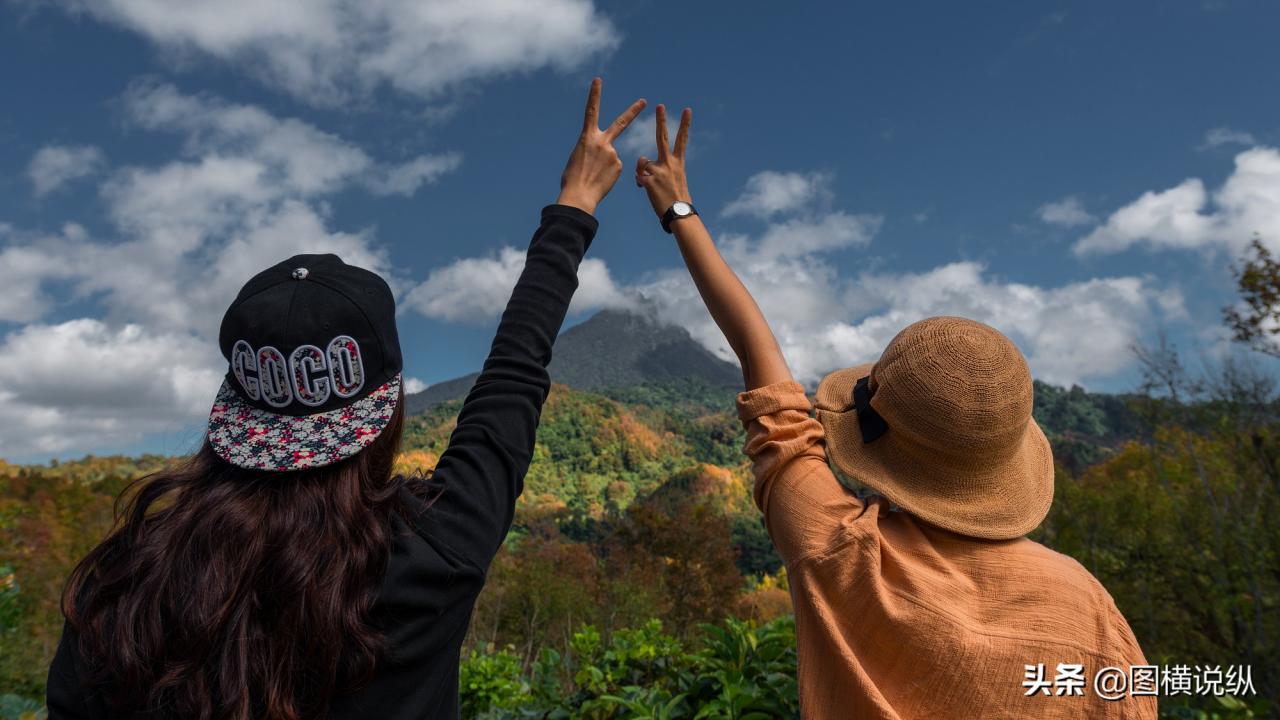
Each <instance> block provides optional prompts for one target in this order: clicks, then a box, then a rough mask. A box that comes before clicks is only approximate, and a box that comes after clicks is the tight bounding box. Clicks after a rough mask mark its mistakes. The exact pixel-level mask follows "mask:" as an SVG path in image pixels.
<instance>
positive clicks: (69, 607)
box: [48, 79, 644, 720]
mask: <svg viewBox="0 0 1280 720" xmlns="http://www.w3.org/2000/svg"><path fill="white" fill-rule="evenodd" d="M599 106H600V81H599V79H596V80H595V81H594V82H593V83H592V86H591V92H590V96H589V99H588V102H587V112H586V120H585V122H584V126H583V131H582V135H581V136H580V138H579V140H578V143H577V145H576V146H575V148H574V150H573V153H572V154H571V155H570V158H569V162H568V164H567V166H566V168H565V170H564V175H563V176H562V179H561V193H560V197H559V200H558V201H557V204H555V205H550V206H547V207H546V208H544V209H543V211H542V224H541V226H540V227H539V229H538V231H537V232H536V233H535V234H534V236H533V240H532V241H531V242H530V244H529V251H528V256H527V259H526V262H525V268H524V271H523V273H522V274H521V276H520V281H519V283H518V284H517V285H516V288H515V290H514V291H513V292H512V295H511V299H510V301H509V303H508V305H507V309H506V312H505V313H503V316H502V321H501V324H500V325H499V327H498V332H497V336H496V337H495V338H494V341H493V346H492V349H491V350H490V353H489V357H488V359H487V360H486V361H485V364H484V369H483V371H482V372H481V374H480V377H479V378H478V379H477V380H476V383H475V386H474V387H473V388H472V390H471V393H470V394H469V395H468V396H467V399H466V402H465V403H464V405H463V407H462V410H461V412H460V413H459V415H458V424H457V428H456V429H455V430H454V432H453V435H452V437H451V438H450V441H449V447H448V450H446V451H445V453H444V454H443V455H442V456H441V458H440V461H439V463H438V464H437V466H436V469H435V471H434V474H433V475H432V476H431V478H430V479H427V480H407V479H405V478H401V477H393V476H392V473H391V470H392V465H393V461H394V458H395V454H396V449H397V446H398V444H399V441H400V432H401V420H402V417H403V402H402V400H403V396H404V394H403V390H402V388H401V376H400V372H401V358H400V347H399V341H398V339H397V335H396V327H395V309H394V300H393V298H392V296H391V292H390V289H389V288H388V287H387V285H386V283H385V282H383V281H382V279H381V278H379V277H378V276H377V275H374V274H373V273H370V272H368V271H366V270H362V269H360V268H356V267H352V266H350V265H346V264H344V263H343V262H342V261H341V260H340V259H339V258H338V257H337V256H334V255H299V256H296V257H293V258H290V259H289V260H286V261H284V262H282V263H280V264H278V265H276V266H274V267H271V268H268V269H267V270H265V271H263V272H262V273H259V274H258V275H257V276H255V277H254V278H253V279H251V280H250V281H249V282H248V284H246V285H245V287H244V289H243V290H241V292H240V294H239V296H237V298H236V300H235V302H234V303H233V304H232V305H231V307H230V309H228V311H227V314H226V316H225V317H224V319H223V323H222V328H221V331H220V333H219V344H220V345H221V347H222V351H223V354H224V355H226V357H227V360H228V363H229V369H228V372H227V377H226V380H225V382H224V384H223V386H222V389H221V390H220V391H219V392H218V396H217V399H216V400H215V402H214V406H213V411H212V413H211V415H210V420H209V432H208V435H207V438H206V441H205V443H204V444H203V446H202V447H201V448H200V450H199V451H197V452H196V453H195V454H194V455H192V456H191V457H189V458H186V459H185V460H184V461H182V462H181V463H178V464H176V465H174V466H172V467H170V468H168V469H166V470H164V471H162V472H160V473H157V474H155V475H153V476H150V477H147V478H144V479H142V480H140V481H139V482H138V483H135V486H134V487H133V488H132V489H131V490H129V491H126V493H125V495H124V496H123V497H122V500H123V512H122V514H121V517H120V522H119V527H118V529H117V530H116V531H115V532H114V533H112V534H111V536H110V537H108V538H107V539H106V540H105V541H104V542H103V543H102V544H101V545H99V546H98V547H96V548H95V549H94V550H93V551H92V552H90V553H89V555H88V556H87V557H85V558H84V560H82V561H81V563H80V564H79V566H78V567H77V568H76V569H75V571H74V572H73V574H72V576H71V578H70V580H69V582H68V585H67V588H66V591H65V594H64V596H63V612H64V614H65V615H66V617H67V623H66V627H65V630H64V632H63V637H62V642H61V643H60V645H59V647H58V651H57V655H56V657H55V658H54V661H53V665H52V667H51V668H50V670H49V689H48V706H49V716H50V718H53V719H54V720H57V719H58V718H95V719H97V718H126V717H148V718H200V719H202V720H205V719H209V720H211V719H215V718H216V719H223V718H226V719H235V720H247V719H248V718H251V717H252V718H271V719H273V720H275V719H282V720H283V719H295V718H297V719H301V718H314V717H328V718H443V717H457V715H458V660H459V652H460V648H461V645H462V639H463V636H464V635H465V634H466V631H467V625H468V622H469V620H470V617H471V611H472V607H473V605H474V603H475V599H476V596H477V595H478V594H479V592H480V589H481V587H482V586H483V585H484V578H485V571H486V569H487V568H488V566H489V562H490V560H491V559H492V558H493V556H494V554H495V553H496V552H497V550H498V547H499V546H500V544H501V543H502V540H503V538H504V536H505V535H506V533H507V530H508V528H509V527H510V525H511V521H512V515H513V513H514V510H515V502H516V498H517V497H518V496H519V495H520V492H521V489H522V486H523V479H524V474H525V471H526V469H527V468H528V465H529V461H530V458H531V455H532V452H533V445H534V433H535V430H536V428H537V424H538V416H539V412H540V410H541V407H542V403H543V400H544V399H545V398H546V395H547V391H548V389H549V387H550V381H549V379H548V376H547V372H546V365H547V363H548V362H549V361H550V359H551V345H552V342H553V341H554V339H555V336H556V334H557V333H558V332H559V329H560V325H561V323H562V322H563V320H564V316H565V312H566V309H567V308H568V305H569V300H570V298H571V297H572V295H573V292H574V290H575V289H576V287H577V267H578V263H579V262H580V261H581V259H582V256H583V254H584V253H585V252H586V250H587V247H588V246H589V245H590V244H591V239H592V237H594V235H595V231H596V227H597V224H596V220H595V218H594V217H593V216H592V214H591V213H593V212H594V211H595V207H596V204H597V203H598V202H600V200H602V199H603V198H604V196H605V195H606V194H608V192H609V190H610V189H611V188H612V187H613V184H614V181H616V180H617V178H618V175H619V173H620V172H621V169H622V163H621V161H620V160H619V159H618V156H617V153H616V152H615V151H614V149H613V146H612V143H613V140H614V139H615V138H617V137H618V135H620V134H621V133H622V132H623V130H625V129H626V127H627V126H628V125H629V124H630V123H631V121H632V120H633V119H634V118H635V116H636V115H637V114H638V113H639V112H640V110H641V109H642V108H643V106H644V101H643V100H638V101H636V102H635V103H634V104H632V105H631V107H630V108H628V109H627V110H626V111H625V112H624V113H622V115H620V116H619V117H618V118H617V120H615V121H614V122H613V124H612V125H610V126H609V127H608V128H607V129H606V130H603V131H601V130H600V129H599V127H598V114H599Z"/></svg>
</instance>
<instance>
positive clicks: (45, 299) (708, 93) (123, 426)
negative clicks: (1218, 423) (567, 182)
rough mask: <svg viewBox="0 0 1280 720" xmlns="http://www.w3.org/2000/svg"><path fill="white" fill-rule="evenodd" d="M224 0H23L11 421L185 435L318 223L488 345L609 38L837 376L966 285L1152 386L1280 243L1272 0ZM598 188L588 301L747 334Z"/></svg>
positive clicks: (0, 259)
mask: <svg viewBox="0 0 1280 720" xmlns="http://www.w3.org/2000/svg"><path fill="white" fill-rule="evenodd" d="M268 5H269V6H270V7H265V6H268ZM175 7H176V6H175ZM202 8H204V10H202V11H201V12H196V11H191V10H188V11H184V12H179V11H176V10H169V9H166V8H165V7H163V4H148V3H137V2H129V1H128V0H101V1H100V2H94V3H82V2H78V1H76V0H49V1H47V2H34V1H32V0H16V1H15V0H8V1H7V2H0V83H2V85H0V88H2V90H3V97H4V98H5V103H4V110H3V111H2V112H0V168H2V169H3V171H2V172H0V284H3V285H4V286H5V288H6V289H5V291H4V297H3V299H0V334H2V336H3V340H0V343H2V344H3V346H4V347H3V351H4V352H5V355H6V357H7V362H6V364H5V367H6V368H7V369H4V370H0V407H2V408H3V409H0V438H3V439H0V456H3V457H6V458H9V459H16V460H20V461H34V460H43V459H47V458H49V457H67V456H79V455H82V454H84V453H86V452H98V453H102V452H136V451H140V450H158V451H164V452H183V451H186V450H189V449H191V447H192V446H193V445H194V444H195V443H196V442H197V441H198V440H199V437H200V421H201V418H202V416H203V414H204V413H205V412H206V411H207V407H208V405H209V403H210V402H211V401H212V398H213V394H214V391H215V390H216V385H217V380H218V376H219V374H220V372H221V371H222V368H221V363H222V362H223V361H222V359H221V357H220V355H219V354H218V352H217V348H216V344H215V343H214V342H213V339H212V335H211V332H212V330H211V328H216V321H217V319H218V317H219V316H220V314H221V311H222V309H223V306H225V304H226V303H227V302H229V300H230V298H231V297H232V296H233V295H234V292H235V290H236V289H237V288H238V285H239V283H240V282H243V280H244V279H245V278H247V276H248V275H249V274H251V273H252V272H253V271H254V270H256V269H259V268H260V267H265V266H266V265H269V264H271V263H273V262H275V261H277V260H279V259H282V258H283V257H287V256H288V255H290V254H293V253H294V252H303V251H311V250H334V251H338V252H340V253H342V254H343V255H344V257H346V258H347V259H348V260H349V261H354V262H362V263H364V264H366V265H369V266H371V267H373V268H374V269H376V270H378V271H380V272H383V273H384V274H385V275H387V276H388V277H390V278H391V279H392V281H393V285H394V287H395V289H396V291H397V294H398V297H399V302H400V306H401V316H400V320H399V322H400V326H401V338H402V342H403V345H404V349H405V354H406V364H407V367H406V374H407V375H408V376H411V377H413V378H415V379H416V380H417V382H418V383H431V382H436V381H439V380H444V379H447V378H450V377H454V376H456V375H459V374H462V373H464V372H468V371H470V370H473V369H475V368H476V367H478V365H479V364H480V362H481V360H482V359H483V355H484V352H485V350H486V349H487V346H488V341H489V339H490V334H491V332H492V329H493V327H494V325H495V323H496V320H497V314H498V312H499V311H500V309H501V305H502V301H503V300H504V299H505V295H506V293H507V292H508V291H509V289H510V284H511V283H512V282H514V277H515V275H516V274H517V273H518V271H519V267H520V262H521V257H520V251H521V250H522V249H523V247H524V244H525V243H526V242H527V241H528V238H529V235H530V233H531V232H532V230H533V228H534V224H535V223H536V219H537V213H538V210H539V208H540V207H541V206H542V205H543V204H546V203H548V202H551V201H552V200H553V199H554V198H555V195H556V191H557V183H558V177H559V172H560V169H561V167H562V165H563V162H564V159H565V157H566V155H567V152H568V150H569V149H570V147H571V146H572V143H573V141H574V136H575V134H576V131H577V128H578V126H579V123H580V120H579V118H580V116H581V106H582V102H583V98H584V95H585V90H586V87H587V84H588V82H589V81H590V78H591V77H592V76H593V75H595V74H599V75H602V76H603V77H604V79H605V86H604V112H603V114H604V115H605V116H607V117H611V116H612V115H613V114H616V113H617V112H619V111H621V110H622V109H623V108H624V107H625V106H626V105H627V104H628V103H629V102H630V101H631V100H632V99H634V98H635V97H645V98H647V99H648V100H649V101H650V104H651V105H652V104H654V103H656V102H664V103H666V104H667V105H668V106H669V107H674V108H678V107H681V106H685V105H689V106H692V107H693V108H694V129H693V135H692V142H691V151H690V159H689V165H690V179H691V186H692V192H693V195H694V197H693V200H694V202H695V204H696V205H697V206H698V207H699V209H700V211H701V212H702V214H703V215H704V216H705V217H706V218H707V219H708V221H709V223H710V225H711V227H712V230H713V232H715V233H716V234H717V236H718V238H719V240H720V242H721V244H722V248H723V249H724V251H725V254H726V256H727V257H728V258H729V259H730V261H731V262H732V263H733V264H734V265H735V267H737V268H738V269H739V270H740V271H741V272H742V274H743V276H744V278H745V279H746V281H747V283H748V285H749V286H750V287H751V288H752V290H753V291H755V292H756V293H757V295H758V297H759V299H760V302H761V304H762V306H763V307H764V309H765V311H766V313H767V314H768V315H769V316H770V319H771V320H772V321H773V323H774V324H775V327H776V329H777V330H778V332H779V335H780V338H781V340H782V342H783V345H784V349H785V350H786V352H787V354H788V359H789V361H790V362H791V364H792V366H793V370H795V371H796V372H797V374H799V375H800V376H801V377H802V378H804V379H806V380H809V381H812V380H814V379H816V378H817V377H819V376H820V375H821V373H822V372H824V371H826V370H829V369H831V368H833V367H837V366H840V365H843V364H852V363H855V362H860V361H864V360H869V359H874V357H875V355H876V353H877V352H878V350H879V349H880V348H881V347H883V345H884V344H885V343H886V342H887V341H888V340H889V339H890V338H891V337H892V336H893V334H894V333H895V332H896V331H897V330H899V329H901V327H902V326H904V325H906V324H907V323H909V322H911V321H913V320H916V319H919V318H921V317H924V316H927V315H931V314H943V313H953V314H963V315H969V316H972V317H975V318H977V319H980V320H984V321H986V322H990V323H992V324H993V325H995V326H996V327H998V328H1000V329H1001V330H1003V331H1005V332H1006V333H1008V334H1009V335H1010V336H1011V337H1013V338H1014V340H1015V341H1016V342H1018V344H1019V346H1020V347H1022V349H1023V351H1024V353H1026V354H1027V356H1028V358H1029V360H1030V362H1031V365H1032V369H1033V372H1035V373H1036V374H1037V375H1038V376H1040V377H1042V378H1045V379H1047V380H1051V381H1054V382H1059V383H1072V382H1079V383H1082V384H1084V385H1085V386H1087V387H1090V388H1096V389H1102V390H1123V389H1128V388H1131V387H1132V386H1133V384H1134V382H1135V378H1136V370H1135V364H1134V362H1133V359H1132V354H1131V352H1130V350H1129V348H1130V346H1131V345H1132V344H1133V343H1140V342H1151V341H1152V340H1153V339H1154V337H1155V333H1156V332H1158V331H1164V332H1166V333H1168V335H1169V336H1170V337H1172V338H1173V339H1174V340H1175V341H1177V342H1178V344H1179V345H1180V346H1181V347H1182V348H1184V350H1185V351H1186V352H1187V353H1188V354H1190V355H1192V356H1194V357H1206V358H1214V357H1219V356H1221V354H1222V353H1224V352H1226V351H1227V347H1228V343H1227V342H1226V339H1225V336H1224V334H1223V332H1222V330H1221V322H1220V312H1221V308H1222V306H1223V305H1225V304H1227V303H1230V302H1232V301H1233V300H1234V295H1233V293H1232V282H1231V275H1230V272H1229V263H1230V261H1231V259H1232V258H1233V257H1235V256H1237V255H1238V254H1239V252H1240V250H1241V248H1242V247H1243V245H1244V244H1245V243H1246V242H1247V241H1248V240H1249V237H1250V235H1251V234H1252V233H1253V232H1259V233H1262V235H1263V237H1264V240H1265V241H1267V242H1268V243H1269V244H1271V245H1272V246H1273V247H1275V246H1280V152H1277V150H1275V148H1276V146H1277V145H1280V120H1278V119H1277V118H1280V93H1277V92H1276V77H1277V69H1278V68H1280V47H1278V46H1277V44H1276V43H1275V41H1274V28H1275V27H1278V26H1280V6H1277V5H1275V4H1274V3H1264V2H1248V1H1244V0H1241V1H1233V0H1221V1H1216V2H1176V3H1167V2H1149V3H1144V2H1130V3H1104V2H1079V3H1069V4H1068V3H1012V2H1010V3H987V4H983V5H981V6H980V7H978V6H973V5H972V4H957V3H932V4H924V3H897V4H892V5H890V4H884V3H876V4H871V3H794V4H787V5H779V4H776V3H775V4H764V3H657V2H626V3H624V2H595V3H592V2H591V1H590V0H536V1H535V0H529V1H527V2H515V1H514V0H467V1H466V2H462V1H461V0H457V1H451V2H441V1H439V0H418V1H414V0H388V1H387V2H381V3H350V2H343V1H341V0H331V1H330V2H321V3H312V2H308V3H304V2H301V1H298V2H276V3H270V4H263V3H255V2H252V1H250V0H216V1H215V2H207V3H202ZM646 131H647V132H646ZM651 132H652V113H651V111H646V113H645V115H644V116H643V119H642V124H641V126H640V127H638V128H633V130H632V131H631V133H629V136H625V137H624V138H623V140H622V142H620V148H621V151H622V154H623V157H624V162H625V163H627V164H628V172H629V166H630V164H631V163H633V162H634V158H635V156H636V154H637V153H638V152H641V151H649V152H650V154H652V151H651V147H652V145H651V140H650V139H649V138H650V137H651V135H650V134H649V133H651ZM598 216H599V218H600V220H601V231H600V234H599V236H598V238H597V240H596V242H595V244H594V245H593V247H592V250H591V256H590V257H591V260H590V261H589V262H588V263H587V264H586V265H584V276H583V287H582V292H581V293H580V296H581V297H580V298H579V300H578V302H577V305H576V306H575V314H574V316H573V317H572V318H571V322H575V321H580V320H581V319H583V318H585V317H588V316H589V315H590V313H591V312H593V311H595V310H597V309H599V308H601V307H629V308H632V309H636V310H639V311H644V312H651V313H654V314H656V315H657V316H658V317H660V318H662V319H663V320H665V321H668V322H672V323H675V324H679V325H683V326H685V327H687V328H688V329H689V330H690V332H691V333H692V334H693V335H694V337H695V338H696V339H698V340H699V341H701V342H703V343H705V344H706V345H707V346H708V347H711V348H712V349H713V350H716V351H718V352H721V353H722V354H723V353H725V352H726V349H725V348H724V347H723V345H722V342H721V340H720V338H719V336H718V334H717V333H716V332H715V329H714V326H712V325H711V324H710V322H709V319H708V318H707V316H706V314H705V311H703V310H702V308H701V305H700V304H699V303H698V302H697V301H696V297H695V296H694V295H693V294H692V288H691V287H690V286H689V284H688V282H687V280H686V278H685V276H684V273H683V269H682V268H681V266H680V260H679V256H678V253H677V252H676V249H675V248H674V246H673V245H672V243H671V241H670V238H669V236H667V235H665V234H663V233H662V232H661V230H660V229H659V228H658V226H657V223H656V221H655V219H654V218H653V217H652V213H651V211H650V209H649V207H648V204H647V202H646V201H645V200H644V198H643V195H642V193H641V191H639V190H638V189H636V188H635V187H634V186H633V185H631V184H629V183H628V182H627V178H626V175H625V173H624V178H623V179H622V181H620V182H619V184H618V186H617V187H616V188H615V190H614V192H613V194H612V195H611V196H610V197H609V198H608V199H607V200H606V201H605V203H604V204H603V205H602V206H601V208H600V210H599V212H598Z"/></svg>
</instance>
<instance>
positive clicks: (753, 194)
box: [721, 170, 832, 218]
mask: <svg viewBox="0 0 1280 720" xmlns="http://www.w3.org/2000/svg"><path fill="white" fill-rule="evenodd" d="M831 180H832V176H831V175H830V174H829V173H817V172H815V173H798V172H775V171H773V170H765V171H763V172H759V173H756V174H755V175H753V176H751V178H749V179H748V180H747V187H746V188H745V189H744V190H743V192H742V194H741V195H739V196H738V198H737V199H735V200H734V201H732V202H730V203H729V204H728V205H726V206H725V208H724V210H723V211H721V214H722V215H724V216H726V217H730V216H734V215H753V216H755V217H759V218H770V217H772V216H774V215H778V214H785V213H793V212H797V211H800V210H804V209H807V208H812V207H814V206H815V205H820V204H823V203H826V202H830V200H831V188H830V186H831Z"/></svg>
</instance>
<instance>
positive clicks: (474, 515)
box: [47, 205, 597, 720]
mask: <svg viewBox="0 0 1280 720" xmlns="http://www.w3.org/2000/svg"><path fill="white" fill-rule="evenodd" d="M596 228H597V223H596V219H595V218H594V217H592V216H591V215H589V214H587V213H585V212H583V211H581V210H579V209H577V208H573V207H569V206H566V205H549V206H547V207H545V208H543V210H542V224H541V226H540V227H539V228H538V230H537V232H536V233H534V236H533V240H532V241H531V242H530V243H529V251H528V255H527V259H526V261H525V267H524V271H523V272H522V273H521V275H520V280H519V282H518V283H517V284H516V287H515V290H514V291H513V292H512V293H511V299H510V300H509V301H508V303H507V309H506V311H505V312H504V313H503V314H502V321H501V323H500V324H499V325H498V332H497V335H496V336H495V337H494V339H493V346H492V348H491V349H490V350H489V357H488V359H487V360H486V361H485V363H484V368H483V370H482V371H481V373H480V376H479V377H478V378H477V379H476V382H475V385H474V386H473V387H472V388H471V392H470V393H469V394H468V395H467V399H466V401H465V402H464V403H463V406H462V410H461V412H459V414H458V424H457V428H456V429H455V430H454V431H453V435H452V436H451V437H450V438H449V447H448V449H447V450H445V452H444V454H443V455H442V456H441V457H440V461H439V463H438V464H437V465H436V470H435V474H434V477H433V484H438V487H439V489H440V492H439V493H438V494H437V495H435V496H434V498H433V500H432V501H431V502H430V503H429V504H426V505H425V507H423V502H422V501H420V500H417V499H416V498H413V497H412V496H410V495H409V493H408V491H404V494H405V496H406V497H405V499H406V501H408V502H413V503H415V507H418V508H419V509H418V510H417V512H416V513H415V514H414V516H413V517H412V519H411V521H410V522H408V523H407V526H406V523H405V522H404V521H402V520H400V519H399V518H397V519H396V520H394V522H395V523H396V525H397V527H395V528H393V535H394V538H395V540H394V543H393V546H392V549H391V557H390V560H389V563H388V569H387V574H386V578H385V579H384V581H383V585H382V590H381V592H380V595H379V598H378V600H377V602H376V604H375V605H374V607H373V610H372V614H373V622H374V623H375V624H376V625H377V626H378V627H379V628H381V629H382V631H383V633H384V636H385V638H386V641H387V646H388V648H389V653H388V657H387V659H386V660H385V661H383V662H382V663H380V664H379V666H378V670H377V675H376V677H375V679H374V680H373V681H372V683H371V684H369V685H368V686H366V687H365V688H364V689H362V690H361V691H359V692H358V693H356V694H353V695H348V696H344V697H340V698H338V699H337V700H335V701H334V703H333V704H332V706H331V709H330V712H329V715H328V717H329V718H330V719H331V720H344V719H346V718H379V719H380V720H384V719H385V720H399V719H401V718H405V719H408V718H414V719H415V720H421V719H424V718H456V717H458V664H459V660H460V653H461V649H462V640H463V637H464V636H465V635H466V632H467V626H468V625H469V623H470V620H471V612H472V609H473V607H474V606H475V601H476V597H477V596H478V595H479V593H480V589H481V588H482V587H483V586H484V580H485V572H486V571H487V569H488V567H489V563H490V561H492V559H493V556H494V555H495V554H496V553H497V551H498V548H499V547H500V546H501V544H502V541H503V539H504V538H505V537H506V534H507V531H508V530H509V529H510V528H511V522H512V518H513V516H514V513H515V504H516V498H517V497H519V495H520V493H521V491H522V490H523V488H524V476H525V472H526V471H527V470H528V468H529V462H530V460H531V459H532V457H533V448H534V436H535V433H536V431H537V427H538V418H539V415H540V414H541V411H542V404H543V402H544V401H545V400H546V397H547V392H548V390H549V389H550V387H551V381H550V377H549V376H548V374H547V370H546V368H547V364H548V363H549V362H550V361H551V346H552V344H553V343H554V341H555V338H556V335H557V334H558V333H559V331H560V326H561V324H562V323H563V322H564V317H565V313H566V312H567V310H568V307H569V301H570V299H571V298H572V297H573V293H574V290H576V289H577V286H578V276H577V270H578V264H579V263H580V262H581V260H582V257H583V255H584V254H585V253H586V251H587V248H588V247H589V246H590V244H591V240H592V238H593V237H594V236H595V232H596ZM76 646H77V643H76V638H75V636H74V632H73V631H71V630H70V629H68V630H66V631H65V632H64V633H63V637H62V642H61V643H60V644H59V646H58V651H57V655H56V656H55V658H54V661H53V665H52V666H51V667H50V670H49V687H48V694H47V702H48V707H49V717H50V719H51V720H61V719H63V718H68V719H69V718H75V719H79V718H86V719H92V720H107V719H108V718H112V717H113V716H112V714H111V713H110V712H108V711H107V709H106V706H105V705H104V704H103V703H102V700H101V698H99V697H97V696H95V695H92V694H87V693H86V692H85V690H84V684H83V682H84V680H85V679H86V678H87V677H88V672H89V671H88V669H87V667H86V666H85V664H84V661H83V659H82V658H80V657H79V655H78V651H77V649H76Z"/></svg>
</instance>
